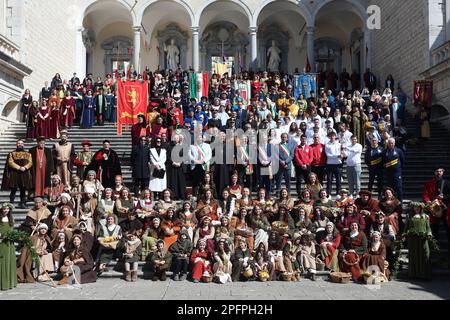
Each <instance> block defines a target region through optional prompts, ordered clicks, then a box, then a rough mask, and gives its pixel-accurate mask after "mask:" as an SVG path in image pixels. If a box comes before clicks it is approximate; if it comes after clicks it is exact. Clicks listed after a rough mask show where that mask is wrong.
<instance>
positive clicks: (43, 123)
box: [37, 100, 50, 138]
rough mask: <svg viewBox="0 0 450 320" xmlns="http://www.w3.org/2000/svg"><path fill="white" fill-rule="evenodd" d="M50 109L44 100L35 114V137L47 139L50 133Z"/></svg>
mask: <svg viewBox="0 0 450 320" xmlns="http://www.w3.org/2000/svg"><path fill="white" fill-rule="evenodd" d="M49 129H50V108H49V107H48V106H47V102H46V101H45V100H44V101H43V103H42V106H41V107H40V108H39V112H38V114H37V135H38V137H45V138H49V137H50V133H49Z"/></svg>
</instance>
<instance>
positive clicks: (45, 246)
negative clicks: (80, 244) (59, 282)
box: [17, 223, 54, 283]
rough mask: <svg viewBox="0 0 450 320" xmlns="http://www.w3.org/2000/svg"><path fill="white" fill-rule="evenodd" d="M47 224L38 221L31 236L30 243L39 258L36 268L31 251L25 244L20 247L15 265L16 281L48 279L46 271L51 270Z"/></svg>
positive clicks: (30, 281)
mask: <svg viewBox="0 0 450 320" xmlns="http://www.w3.org/2000/svg"><path fill="white" fill-rule="evenodd" d="M47 232H48V226H47V224H45V223H40V224H39V225H38V226H37V229H36V232H33V235H32V236H31V243H32V244H33V247H34V248H35V250H36V253H37V255H38V259H39V267H38V268H36V267H35V264H34V263H33V258H32V255H31V251H30V249H29V248H28V247H27V246H24V247H23V248H22V251H21V253H20V259H19V265H18V267H17V277H18V281H19V282H22V283H26V282H28V283H34V282H35V281H36V279H37V280H38V281H49V280H50V278H49V276H48V273H47V271H50V272H53V271H54V265H53V257H52V253H51V251H52V245H51V240H50V237H49V236H48V235H47Z"/></svg>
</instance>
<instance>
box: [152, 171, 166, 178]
mask: <svg viewBox="0 0 450 320" xmlns="http://www.w3.org/2000/svg"><path fill="white" fill-rule="evenodd" d="M165 174H166V170H164V169H159V170H158V169H154V170H153V173H152V177H153V178H157V179H163V178H164V175H165Z"/></svg>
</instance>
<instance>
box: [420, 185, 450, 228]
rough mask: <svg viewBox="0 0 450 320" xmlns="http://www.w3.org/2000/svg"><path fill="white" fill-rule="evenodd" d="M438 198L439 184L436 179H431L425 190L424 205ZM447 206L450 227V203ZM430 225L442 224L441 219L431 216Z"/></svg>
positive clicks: (423, 194)
mask: <svg viewBox="0 0 450 320" xmlns="http://www.w3.org/2000/svg"><path fill="white" fill-rule="evenodd" d="M436 198H437V182H436V178H433V179H431V180H430V181H428V182H427V183H425V186H424V188H423V192H422V199H423V202H424V203H427V202H428V201H433V200H435V199H436ZM446 205H447V225H448V226H449V227H450V203H446ZM430 223H431V224H440V223H441V219H440V218H436V217H434V216H433V215H430Z"/></svg>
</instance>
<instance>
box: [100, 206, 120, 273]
mask: <svg viewBox="0 0 450 320" xmlns="http://www.w3.org/2000/svg"><path fill="white" fill-rule="evenodd" d="M100 226H101V227H100V228H99V229H98V230H97V240H98V242H99V243H100V247H99V250H98V254H97V259H98V261H99V266H98V271H99V272H100V273H101V272H103V271H107V269H106V264H107V263H109V262H110V261H111V260H112V259H113V258H115V256H116V248H117V244H118V243H119V240H120V239H121V238H122V229H121V228H120V226H119V225H118V224H117V216H115V215H113V214H109V215H108V216H107V217H106V224H105V225H100Z"/></svg>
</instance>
